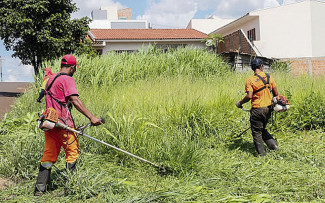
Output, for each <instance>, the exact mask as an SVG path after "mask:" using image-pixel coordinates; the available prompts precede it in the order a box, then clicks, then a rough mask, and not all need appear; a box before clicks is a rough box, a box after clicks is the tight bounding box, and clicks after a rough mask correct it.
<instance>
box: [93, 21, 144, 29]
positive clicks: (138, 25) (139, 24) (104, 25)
mask: <svg viewBox="0 0 325 203" xmlns="http://www.w3.org/2000/svg"><path fill="white" fill-rule="evenodd" d="M89 27H90V29H148V28H149V23H148V21H147V20H93V21H92V22H90V23H89Z"/></svg>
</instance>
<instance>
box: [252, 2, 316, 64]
mask: <svg viewBox="0 0 325 203" xmlns="http://www.w3.org/2000/svg"><path fill="white" fill-rule="evenodd" d="M310 4H311V1H304V2H300V3H293V4H288V5H284V6H279V7H276V8H271V9H264V10H260V11H255V12H251V15H257V16H259V22H260V32H261V33H260V35H261V37H260V40H259V41H256V42H255V45H256V46H257V47H258V49H259V51H260V52H261V53H262V55H263V56H265V57H274V58H291V57H311V56H312V36H311V34H312V33H311V8H310V7H311V6H310Z"/></svg>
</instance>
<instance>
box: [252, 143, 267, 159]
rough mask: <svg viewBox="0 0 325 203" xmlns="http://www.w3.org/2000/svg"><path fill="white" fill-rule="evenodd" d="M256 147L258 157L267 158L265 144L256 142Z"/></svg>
mask: <svg viewBox="0 0 325 203" xmlns="http://www.w3.org/2000/svg"><path fill="white" fill-rule="evenodd" d="M254 145H255V149H256V151H257V153H258V155H260V156H265V154H266V151H265V147H264V143H260V142H254Z"/></svg>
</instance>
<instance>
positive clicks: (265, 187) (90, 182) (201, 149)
mask: <svg viewBox="0 0 325 203" xmlns="http://www.w3.org/2000/svg"><path fill="white" fill-rule="evenodd" d="M78 62H79V63H80V66H81V68H80V69H78V70H77V72H76V74H75V76H74V77H75V78H76V81H77V87H78V90H79V93H80V97H81V99H82V101H84V103H85V105H86V106H87V107H88V108H89V109H90V111H91V112H93V113H94V114H95V115H97V116H98V117H99V116H104V117H105V118H106V123H105V125H103V126H99V127H91V128H89V129H87V130H86V131H85V133H87V134H89V135H91V136H93V137H96V138H98V139H101V140H103V141H105V142H108V143H110V144H113V145H115V146H117V147H119V148H122V149H124V150H127V151H129V152H131V153H134V154H136V155H138V156H141V157H143V158H146V159H148V160H150V161H153V162H155V163H158V164H163V165H165V166H169V167H170V168H172V169H173V170H174V172H175V173H174V174H173V175H172V176H166V177H161V176H159V175H158V174H157V173H156V171H155V169H154V168H152V167H151V166H149V165H146V164H145V163H142V162H140V161H138V160H136V159H134V158H132V157H130V156H128V155H125V154H123V153H120V152H118V151H115V150H113V149H110V148H108V147H107V146H105V145H101V144H100V143H97V142H94V141H93V140H90V139H87V138H85V137H80V149H81V155H80V159H79V160H80V164H79V165H78V166H79V168H78V171H77V173H76V174H74V175H73V176H69V175H68V174H67V173H66V171H65V170H64V164H65V163H64V156H63V155H62V154H61V156H60V158H59V160H58V163H57V164H56V167H54V168H53V173H52V183H51V186H52V188H53V189H52V190H51V192H50V193H49V194H46V195H44V196H42V197H38V198H34V197H33V196H32V192H33V186H34V183H35V177H36V175H37V168H38V164H39V160H40V158H41V156H42V150H43V143H44V137H43V133H42V132H41V131H40V130H39V129H38V128H37V127H36V122H35V120H36V118H37V112H41V110H42V108H44V104H43V105H39V104H37V103H36V102H35V100H36V98H37V96H38V93H37V91H38V88H37V87H38V86H39V83H36V84H35V85H34V86H33V87H31V89H30V91H29V92H27V93H26V94H25V95H23V96H22V97H21V98H19V99H18V101H17V102H16V104H15V106H14V107H13V110H12V111H11V112H10V113H9V114H8V115H7V117H6V119H4V120H3V121H2V122H1V123H0V144H1V147H0V150H1V154H2V155H3V156H1V158H0V174H1V176H2V177H6V178H10V179H13V180H15V182H16V185H13V186H11V187H9V188H7V189H5V190H3V191H2V192H1V195H0V197H1V199H2V200H12V201H54V202H62V201H81V200H83V201H89V202H95V201H96V202H97V201H100V202H281V201H282V202H283V201H285V202H307V201H315V202H320V201H324V200H325V198H324V190H323V189H322V188H324V184H325V179H324V169H325V162H324V160H325V159H324V158H325V157H324V122H323V121H324V114H322V113H321V112H322V110H321V109H322V105H321V104H322V102H323V101H324V96H325V95H324V94H325V93H323V91H321V90H322V84H324V78H321V77H318V78H311V77H308V76H292V75H290V74H287V73H283V72H279V73H272V76H273V77H274V78H275V80H276V82H277V85H278V89H279V92H280V94H284V95H286V96H288V97H289V99H290V102H291V105H292V108H291V109H290V110H289V111H287V112H285V113H282V114H277V115H276V118H275V116H273V120H271V121H270V125H269V129H270V131H271V132H272V133H273V134H274V136H275V138H276V139H277V140H278V142H279V146H280V150H279V151H277V152H270V153H268V154H267V156H266V157H256V153H255V149H254V147H253V144H252V141H251V140H252V138H251V135H250V132H249V131H248V133H245V134H243V135H242V136H241V137H237V136H238V135H239V134H240V133H241V132H242V131H243V130H245V129H246V128H248V127H249V114H248V113H246V112H243V111H241V110H239V109H237V108H236V107H235V102H236V101H237V100H239V99H241V98H242V97H243V96H244V95H245V93H244V84H245V80H246V78H247V77H249V76H250V75H252V73H243V74H242V73H235V72H230V71H228V70H229V69H230V68H229V67H228V66H227V65H226V64H225V63H224V62H223V60H222V59H221V58H219V57H216V56H215V55H214V54H212V53H210V52H206V51H203V50H192V49H178V50H173V51H170V52H167V53H164V54H162V53H159V52H157V50H155V49H153V50H148V51H140V52H139V53H136V54H115V53H109V54H107V55H105V56H102V57H99V58H94V59H89V58H86V57H79V58H78ZM50 65H51V66H53V67H54V66H55V67H56V68H58V65H59V61H56V62H54V63H53V64H48V66H50ZM56 70H58V69H56ZM245 108H249V104H246V105H245ZM306 108H307V109H308V110H306ZM73 111H74V112H73V113H74V115H75V116H74V117H75V120H76V121H77V124H78V125H79V124H85V123H87V122H89V121H87V119H86V118H85V117H84V116H82V115H81V114H80V113H78V112H77V111H76V110H73ZM310 116H311V117H310ZM65 187H69V188H70V193H69V195H67V196H64V195H63V190H64V188H65Z"/></svg>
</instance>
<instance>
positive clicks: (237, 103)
mask: <svg viewBox="0 0 325 203" xmlns="http://www.w3.org/2000/svg"><path fill="white" fill-rule="evenodd" d="M236 106H237V108H240V109H242V108H243V105H241V104H240V101H238V102H236Z"/></svg>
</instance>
